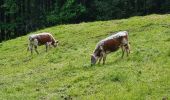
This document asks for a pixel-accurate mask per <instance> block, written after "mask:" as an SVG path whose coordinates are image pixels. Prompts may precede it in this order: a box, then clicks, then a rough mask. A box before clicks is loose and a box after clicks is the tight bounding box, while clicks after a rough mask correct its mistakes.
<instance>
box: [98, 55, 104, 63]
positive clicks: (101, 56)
mask: <svg viewBox="0 0 170 100" xmlns="http://www.w3.org/2000/svg"><path fill="white" fill-rule="evenodd" d="M102 58H103V55H102V54H101V55H100V57H99V62H98V64H100V62H101V60H102Z"/></svg>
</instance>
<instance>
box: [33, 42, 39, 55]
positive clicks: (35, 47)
mask: <svg viewBox="0 0 170 100" xmlns="http://www.w3.org/2000/svg"><path fill="white" fill-rule="evenodd" d="M37 47H38V40H37V39H35V40H34V49H35V52H36V53H37V54H39V52H38V50H37Z"/></svg>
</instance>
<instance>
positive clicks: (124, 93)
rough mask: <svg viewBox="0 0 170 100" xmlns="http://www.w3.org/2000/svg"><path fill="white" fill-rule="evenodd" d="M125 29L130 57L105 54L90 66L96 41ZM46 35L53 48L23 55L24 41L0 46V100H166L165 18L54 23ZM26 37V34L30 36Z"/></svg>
mask: <svg viewBox="0 0 170 100" xmlns="http://www.w3.org/2000/svg"><path fill="white" fill-rule="evenodd" d="M120 30H127V31H128V32H129V39H130V40H129V41H130V42H131V54H130V56H129V57H126V56H125V57H124V58H123V59H121V50H119V51H117V52H114V53H112V54H110V55H108V57H107V60H106V64H105V65H96V66H93V67H91V66H90V54H91V53H92V52H93V50H94V48H95V46H96V43H97V42H98V41H100V40H101V39H103V38H105V37H107V36H109V35H110V34H112V32H117V31H120ZM39 32H51V33H53V35H54V37H55V38H56V39H58V40H59V41H60V44H59V47H58V48H52V49H51V50H50V51H49V52H47V53H46V52H45V46H41V47H39V48H38V50H39V52H40V54H39V55H37V54H36V53H35V52H34V54H33V55H32V56H31V54H30V52H27V43H28V40H27V37H28V36H23V37H19V38H16V39H12V40H9V41H5V42H2V43H0V100H63V99H65V100H69V99H73V100H161V99H162V98H168V99H170V15H149V16H144V17H132V18H129V19H122V20H110V21H97V22H89V23H80V24H70V25H60V26H54V27H50V28H46V29H43V30H39V31H36V32H34V33H39ZM30 34H32V33H30Z"/></svg>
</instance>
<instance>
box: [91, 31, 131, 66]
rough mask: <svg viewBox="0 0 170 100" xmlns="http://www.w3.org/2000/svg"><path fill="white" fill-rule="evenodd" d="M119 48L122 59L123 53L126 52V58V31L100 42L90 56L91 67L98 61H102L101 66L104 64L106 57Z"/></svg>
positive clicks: (128, 51) (128, 47)
mask: <svg viewBox="0 0 170 100" xmlns="http://www.w3.org/2000/svg"><path fill="white" fill-rule="evenodd" d="M119 48H121V49H122V58H123V56H124V52H125V51H126V53H127V56H128V55H129V53H130V45H129V43H128V32H127V31H120V32H118V33H116V34H113V35H111V36H109V37H107V38H105V39H103V40H101V41H100V42H99V43H98V44H97V46H96V48H95V50H94V52H93V54H92V55H91V65H94V64H96V62H97V61H98V59H99V64H100V61H101V60H102V59H103V64H105V60H106V55H107V54H109V53H111V52H114V51H117V50H118V49H119Z"/></svg>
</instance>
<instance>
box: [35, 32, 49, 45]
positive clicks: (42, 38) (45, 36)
mask: <svg viewBox="0 0 170 100" xmlns="http://www.w3.org/2000/svg"><path fill="white" fill-rule="evenodd" d="M36 39H37V40H38V43H39V45H43V44H45V43H47V42H52V38H51V35H49V34H47V33H41V34H39V35H37V37H36Z"/></svg>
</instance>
